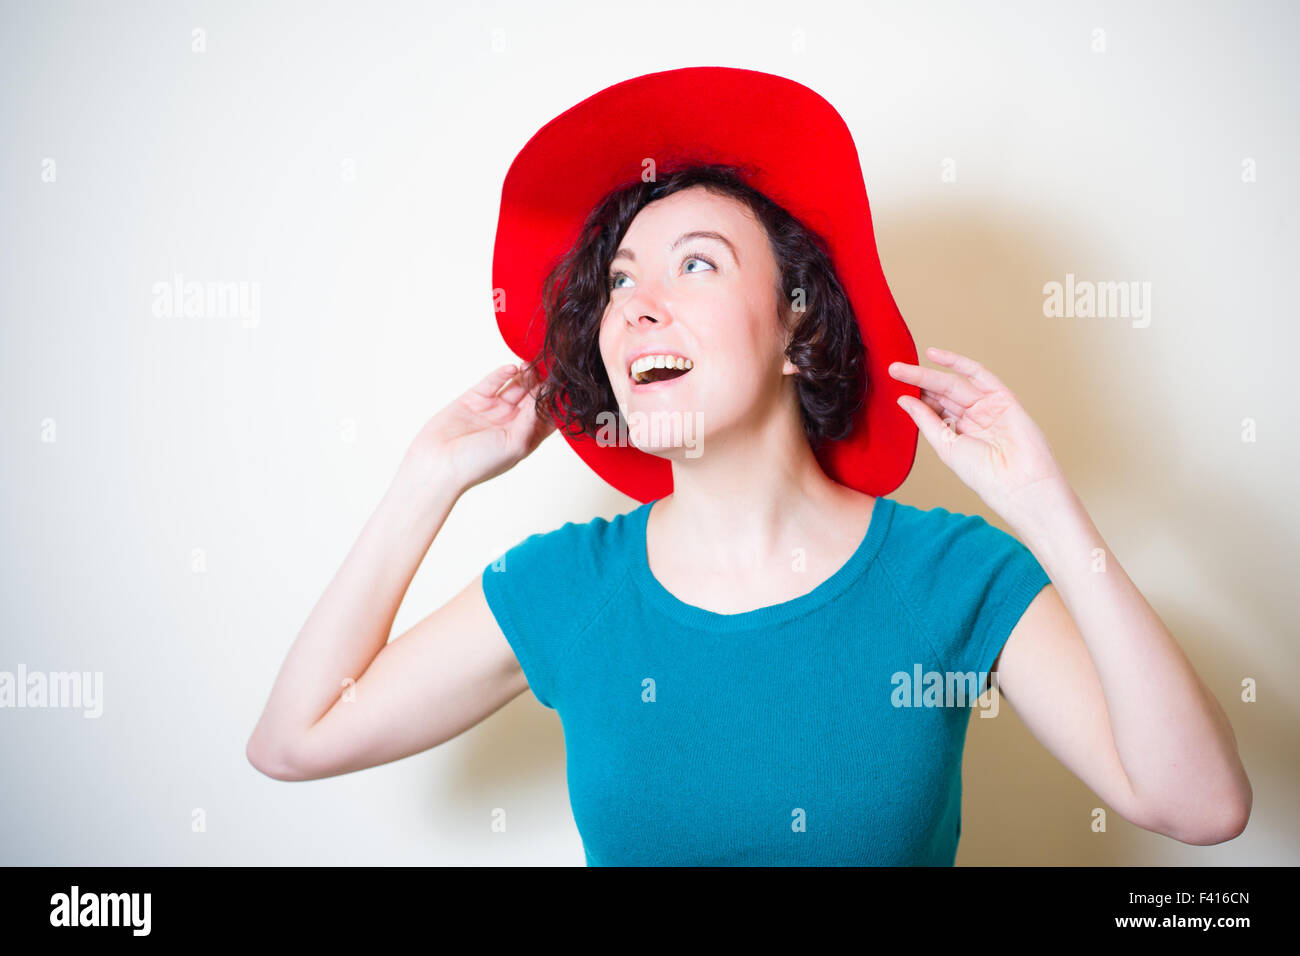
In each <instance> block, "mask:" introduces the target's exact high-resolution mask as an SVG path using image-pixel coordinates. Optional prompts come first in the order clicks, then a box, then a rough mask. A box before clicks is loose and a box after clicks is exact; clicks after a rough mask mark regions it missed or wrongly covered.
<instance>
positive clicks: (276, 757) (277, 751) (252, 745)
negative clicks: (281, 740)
mask: <svg viewBox="0 0 1300 956" xmlns="http://www.w3.org/2000/svg"><path fill="white" fill-rule="evenodd" d="M244 756H245V757H246V758H247V760H248V762H249V763H250V764H252V765H253V769H255V770H256V771H257V772H258V773H261V774H263V775H265V776H267V777H270V778H271V779H272V780H286V781H294V780H306V779H307V778H306V777H305V776H303V775H302V774H301V773H300V772H299V771H297V770H296V769H295V767H294V764H293V762H292V761H291V760H290V759H289V758H288V754H287V752H286V750H285V749H284V748H283V747H271V746H269V745H268V744H267V743H266V742H265V741H264V740H262V738H261V737H259V736H258V735H257V733H256V731H254V733H253V735H252V736H251V737H249V738H248V743H247V745H246V746H245V747H244Z"/></svg>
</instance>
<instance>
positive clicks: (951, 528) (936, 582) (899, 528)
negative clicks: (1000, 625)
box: [879, 502, 1046, 625]
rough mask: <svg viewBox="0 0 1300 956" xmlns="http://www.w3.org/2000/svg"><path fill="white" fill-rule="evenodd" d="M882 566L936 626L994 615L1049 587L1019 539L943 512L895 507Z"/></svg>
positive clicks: (955, 513)
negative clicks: (1011, 599)
mask: <svg viewBox="0 0 1300 956" xmlns="http://www.w3.org/2000/svg"><path fill="white" fill-rule="evenodd" d="M879 561H880V563H881V565H882V566H883V568H884V571H885V573H886V575H887V576H888V577H889V579H890V581H891V583H892V584H893V586H894V587H895V589H896V590H897V591H898V596H899V597H900V598H901V599H902V600H903V601H904V602H905V603H906V604H908V605H909V606H910V607H911V608H912V609H913V611H914V612H915V614H916V615H917V617H919V618H921V619H923V620H925V621H927V622H932V623H933V624H935V625H938V624H940V623H942V622H943V621H944V619H945V618H949V619H951V620H950V621H949V624H951V623H953V622H955V621H957V620H960V619H965V618H969V617H971V616H972V615H975V616H978V615H979V614H981V613H985V612H992V611H993V610H995V609H996V608H997V606H998V605H999V604H1000V603H1001V602H1003V601H1004V600H1005V599H1006V598H1007V596H1008V595H1010V594H1012V593H1019V590H1021V589H1025V588H1031V587H1034V586H1035V583H1037V582H1041V583H1045V582H1046V576H1045V575H1044V574H1043V572H1042V569H1041V567H1040V566H1039V565H1038V562H1037V561H1036V560H1035V558H1034V556H1033V555H1032V554H1031V553H1030V551H1029V549H1028V548H1026V547H1025V546H1024V545H1023V544H1021V542H1020V541H1018V540H1017V539H1016V538H1015V536H1014V535H1012V534H1010V533H1008V532H1006V531H1003V530H1002V529H1001V528H998V527H996V526H994V525H992V524H990V523H989V522H988V521H986V520H985V519H984V518H983V517H982V516H980V515H974V514H964V513H962V512H959V511H950V510H949V509H947V508H942V507H935V508H918V507H915V506H912V505H905V504H902V503H901V502H895V506H894V509H893V514H892V516H891V520H890V523H889V527H888V529H887V532H886V536H885V540H884V543H883V545H882V547H881V553H880V556H879ZM1041 583H1038V586H1041Z"/></svg>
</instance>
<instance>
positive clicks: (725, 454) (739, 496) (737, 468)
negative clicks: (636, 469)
mask: <svg viewBox="0 0 1300 956" xmlns="http://www.w3.org/2000/svg"><path fill="white" fill-rule="evenodd" d="M870 500H871V499H870V496H867V495H863V494H862V493H861V492H858V491H855V490H854V489H851V488H848V487H846V486H844V485H841V484H839V483H838V482H836V481H833V480H832V479H831V478H829V477H828V476H827V475H826V473H825V472H824V471H822V468H821V465H820V464H819V463H818V461H817V458H816V456H815V455H814V454H813V451H812V448H811V447H810V446H809V444H808V440H807V438H806V437H805V436H804V433H803V429H802V427H801V425H800V423H799V422H798V420H797V419H796V420H795V421H794V422H793V424H792V423H791V422H790V421H789V420H788V418H786V417H784V416H781V417H776V418H774V419H772V421H771V425H770V427H768V428H766V429H764V430H760V431H757V432H755V431H752V430H751V431H749V432H746V434H745V435H744V437H743V439H741V438H733V437H729V436H710V440H709V441H708V442H707V443H706V445H705V450H704V454H702V455H700V456H699V457H698V458H686V457H685V456H679V457H674V459H673V492H672V494H670V495H667V496H665V497H664V498H663V499H661V500H660V501H659V502H658V503H657V504H656V505H655V506H654V520H655V522H656V524H657V525H658V527H660V528H662V529H663V531H664V533H665V535H668V536H669V537H666V538H663V539H660V540H672V541H676V542H679V543H681V544H682V545H683V546H684V547H683V549H682V550H681V551H680V552H679V553H681V554H685V555H698V556H699V558H700V559H701V560H702V561H705V562H708V563H709V564H711V565H713V566H716V565H717V564H718V563H723V562H729V561H731V560H732V558H733V557H735V558H738V559H740V560H737V561H735V562H734V563H733V564H732V566H743V565H745V564H748V563H749V560H748V559H749V558H751V557H752V556H754V555H760V556H766V555H776V554H779V553H785V552H787V551H788V549H789V547H790V546H791V544H792V543H796V544H797V543H798V542H801V541H806V540H807V539H808V537H809V536H810V534H822V533H825V532H827V531H828V530H829V531H830V533H832V534H834V533H835V532H834V530H833V529H834V528H835V526H836V524H837V523H838V524H840V525H842V524H843V521H844V516H845V515H846V514H847V515H855V516H856V515H857V514H858V513H860V509H861V508H863V507H865V506H866V504H867V503H869V502H870ZM854 524H855V522H853V521H850V527H852V526H853V525H854ZM674 550H676V549H674Z"/></svg>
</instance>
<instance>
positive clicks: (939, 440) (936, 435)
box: [898, 395, 957, 464]
mask: <svg viewBox="0 0 1300 956" xmlns="http://www.w3.org/2000/svg"><path fill="white" fill-rule="evenodd" d="M898 404H899V406H900V407H901V408H902V409H903V411H905V412H907V414H908V415H910V416H911V417H912V421H914V422H916V427H917V428H918V429H919V430H920V432H921V434H922V435H924V436H925V440H926V441H927V442H929V444H930V447H931V448H933V449H934V450H935V453H936V454H937V455H938V456H939V458H940V459H941V460H942V461H943V462H944V463H945V464H947V462H948V455H949V452H950V451H951V450H952V443H953V442H955V441H956V440H957V433H956V432H955V431H953V430H952V429H951V428H949V427H948V426H947V425H945V424H944V423H943V420H942V419H941V418H939V416H938V415H937V414H935V411H934V409H933V408H931V407H930V406H929V405H927V404H926V403H925V402H923V401H921V400H920V399H919V398H915V397H913V396H911V395H900V396H898Z"/></svg>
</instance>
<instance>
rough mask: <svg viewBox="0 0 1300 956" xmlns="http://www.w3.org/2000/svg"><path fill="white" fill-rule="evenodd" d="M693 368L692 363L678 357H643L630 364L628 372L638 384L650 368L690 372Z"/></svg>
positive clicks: (693, 364)
mask: <svg viewBox="0 0 1300 956" xmlns="http://www.w3.org/2000/svg"><path fill="white" fill-rule="evenodd" d="M694 367H695V363H694V362H692V361H691V360H690V359H688V358H682V357H681V356H680V355H643V356H641V357H640V358H639V359H637V360H636V361H635V362H633V363H632V366H631V369H630V371H631V373H632V378H633V380H634V381H636V382H638V383H639V382H640V381H641V376H642V375H643V374H645V373H646V372H648V371H649V370H650V369H652V368H680V369H685V370H687V371H690V370H691V369H693V368H694Z"/></svg>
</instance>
